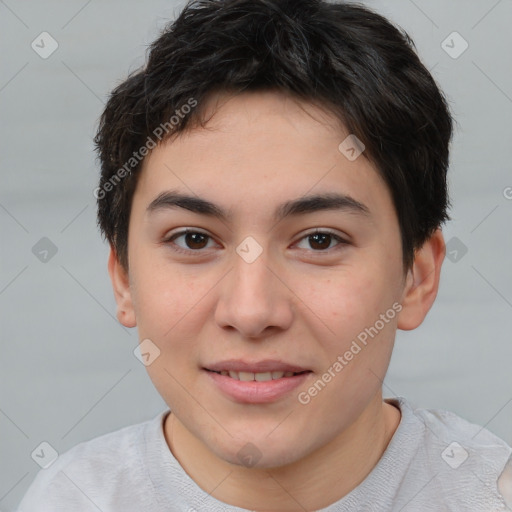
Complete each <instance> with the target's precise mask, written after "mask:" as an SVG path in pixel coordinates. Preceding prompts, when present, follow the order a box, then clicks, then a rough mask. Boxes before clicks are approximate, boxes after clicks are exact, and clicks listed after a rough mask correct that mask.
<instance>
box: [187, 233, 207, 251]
mask: <svg viewBox="0 0 512 512" xmlns="http://www.w3.org/2000/svg"><path fill="white" fill-rule="evenodd" d="M207 243H208V237H207V236H206V235H203V233H193V232H192V233H187V234H186V235H185V244H186V246H187V248H188V249H204V247H206V244H207Z"/></svg>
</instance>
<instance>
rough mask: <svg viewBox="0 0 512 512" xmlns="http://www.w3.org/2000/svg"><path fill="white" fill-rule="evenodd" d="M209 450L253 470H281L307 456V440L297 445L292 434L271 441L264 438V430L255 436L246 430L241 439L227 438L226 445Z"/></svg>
mask: <svg viewBox="0 0 512 512" xmlns="http://www.w3.org/2000/svg"><path fill="white" fill-rule="evenodd" d="M299 437H300V436H299ZM209 448H210V450H211V451H212V452H214V453H215V454H216V455H217V457H219V458H221V459H223V460H224V461H226V462H228V463H230V464H233V465H236V466H239V467H246V468H249V469H250V468H253V469H273V468H278V467H282V466H286V465H288V464H292V463H294V462H296V461H297V460H299V459H300V458H302V457H304V456H305V455H307V453H306V452H307V450H306V449H305V448H306V447H305V446H304V440H303V439H300V438H299V439H297V440H296V442H293V441H292V440H291V438H290V435H289V434H288V435H281V436H275V439H270V438H269V437H268V436H266V435H264V436H261V431H260V433H259V434H258V435H254V436H251V435H250V434H248V432H247V431H245V432H244V434H243V436H239V437H238V438H237V439H233V438H231V437H229V436H226V437H225V439H223V441H222V443H216V444H215V445H210V446H209Z"/></svg>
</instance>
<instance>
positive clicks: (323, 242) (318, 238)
mask: <svg viewBox="0 0 512 512" xmlns="http://www.w3.org/2000/svg"><path fill="white" fill-rule="evenodd" d="M308 238H309V245H310V246H311V248H312V249H315V250H317V249H318V250H323V249H329V246H330V245H331V241H332V238H333V237H332V235H330V234H329V233H314V234H313V235H309V237H308Z"/></svg>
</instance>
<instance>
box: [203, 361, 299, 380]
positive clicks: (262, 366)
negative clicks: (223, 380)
mask: <svg viewBox="0 0 512 512" xmlns="http://www.w3.org/2000/svg"><path fill="white" fill-rule="evenodd" d="M204 368H205V369H206V370H213V371H214V372H221V371H222V370H227V371H233V372H252V373H261V372H294V373H298V372H305V371H309V369H308V368H303V367H302V366H298V365H295V364H289V363H285V362H283V361H280V360H277V359H264V360H261V361H253V362H250V361H244V360H242V359H228V360H226V361H219V362H218V363H212V364H208V365H206V366H204ZM288 378H291V377H288Z"/></svg>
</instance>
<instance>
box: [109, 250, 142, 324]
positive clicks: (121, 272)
mask: <svg viewBox="0 0 512 512" xmlns="http://www.w3.org/2000/svg"><path fill="white" fill-rule="evenodd" d="M108 273H109V274H110V280H111V281H112V288H113V289H114V297H115V299H116V303H117V319H118V320H119V322H120V323H121V324H123V325H124V326H125V327H135V326H136V325H137V322H136V320H135V310H134V308H133V301H132V295H131V290H130V281H129V279H128V273H127V271H126V270H125V269H124V268H123V266H122V265H121V263H119V259H118V257H117V254H116V252H115V250H114V248H113V247H112V246H110V256H109V258H108Z"/></svg>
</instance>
